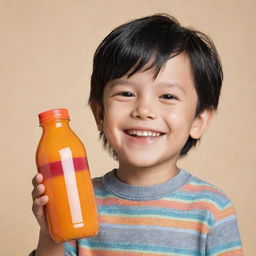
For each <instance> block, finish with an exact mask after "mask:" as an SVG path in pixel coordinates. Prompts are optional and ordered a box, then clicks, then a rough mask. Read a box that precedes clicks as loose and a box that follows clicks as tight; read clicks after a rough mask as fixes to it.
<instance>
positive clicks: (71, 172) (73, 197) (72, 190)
mask: <svg viewBox="0 0 256 256" xmlns="http://www.w3.org/2000/svg"><path fill="white" fill-rule="evenodd" d="M59 154H60V159H61V164H62V169H63V173H64V180H65V183H66V189H67V195H68V202H69V207H70V211H71V218H72V223H73V226H74V227H75V228H79V227H83V226H84V223H83V216H82V210H81V205H80V198H79V194H78V189H77V182H76V174H75V168H74V163H73V156H72V151H71V149H70V148H63V149H61V150H59Z"/></svg>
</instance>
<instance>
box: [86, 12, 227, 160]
mask: <svg viewBox="0 0 256 256" xmlns="http://www.w3.org/2000/svg"><path fill="white" fill-rule="evenodd" d="M182 52H184V53H186V54H187V56H188V58H189V60H190V63H191V71H192V76H193V79H194V86H195V89H196V92H197V96H198V102H197V108H196V116H197V115H198V114H199V113H201V112H202V111H203V110H205V109H211V110H216V109H217V106H218V102H219V95H220V90H221V85H222V80H223V72H222V66H221V61H220V58H219V56H218V53H217V50H216V48H215V46H214V44H213V42H212V41H211V39H210V38H209V37H208V36H207V35H205V34H204V33H202V32H199V31H196V30H193V29H191V28H186V27H182V26H181V25H180V23H179V22H178V21H177V20H176V19H175V18H174V17H171V16H169V15H167V14H156V15H152V16H148V17H144V18H140V19H136V20H133V21H130V22H128V23H126V24H123V25H121V26H119V27H117V28H115V29H114V30H113V31H112V32H111V33H110V34H109V35H108V36H107V37H106V38H105V39H104V40H103V41H102V42H101V44H100V45H99V47H98V48H97V50H96V52H95V55H94V59H93V72H92V76H91V91H90V97H89V103H92V102H93V101H94V102H96V103H97V104H99V105H100V106H102V107H103V91H104V88H105V86H106V84H107V83H108V82H109V81H111V80H114V79H117V78H120V77H122V76H124V75H127V76H128V77H131V76H132V75H134V74H135V73H136V72H138V71H141V69H142V68H143V67H144V66H145V65H146V64H147V63H149V61H150V60H151V59H152V58H153V62H152V64H151V65H150V67H149V68H147V70H148V69H151V68H154V71H155V73H154V79H155V78H156V77H157V75H158V73H159V71H160V70H161V68H162V67H163V66H164V64H165V63H166V62H167V61H168V60H169V59H170V58H172V57H174V56H176V55H178V54H180V53H182ZM100 138H102V139H103V144H104V146H105V147H106V148H108V149H109V150H110V152H112V155H113V156H114V158H116V159H117V155H116V154H115V152H114V151H113V150H112V151H111V146H110V145H108V142H107V140H106V138H105V135H104V133H102V132H101V133H100ZM197 141H198V140H197V139H193V138H192V137H189V138H188V140H187V142H186V144H185V145H184V147H183V148H182V150H181V153H180V156H184V155H185V154H186V153H187V152H188V151H189V150H190V148H191V147H192V146H195V145H196V143H197Z"/></svg>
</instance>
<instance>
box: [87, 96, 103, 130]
mask: <svg viewBox="0 0 256 256" xmlns="http://www.w3.org/2000/svg"><path fill="white" fill-rule="evenodd" d="M90 107H91V110H92V113H93V116H94V118H95V121H96V124H97V127H98V130H99V131H100V132H103V108H102V107H101V106H100V104H99V103H98V102H96V101H92V102H90Z"/></svg>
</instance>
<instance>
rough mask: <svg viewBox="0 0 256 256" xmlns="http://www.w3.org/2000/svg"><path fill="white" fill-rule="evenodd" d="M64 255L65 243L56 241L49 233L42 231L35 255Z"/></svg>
mask: <svg viewBox="0 0 256 256" xmlns="http://www.w3.org/2000/svg"><path fill="white" fill-rule="evenodd" d="M49 255H51V256H64V244H63V243H56V242H55V241H54V240H53V239H52V238H51V237H50V236H49V235H48V234H45V233H44V232H43V231H40V235H39V241H38V246H37V249H36V253H35V256H49Z"/></svg>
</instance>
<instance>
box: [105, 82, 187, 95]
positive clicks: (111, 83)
mask: <svg viewBox="0 0 256 256" xmlns="http://www.w3.org/2000/svg"><path fill="white" fill-rule="evenodd" d="M134 84H136V83H134V82H132V81H130V80H124V79H115V80H112V81H111V82H110V86H111V87H114V86H116V85H134ZM157 85H158V86H159V85H160V86H165V87H171V88H172V87H175V88H178V89H180V90H181V91H182V92H183V93H184V94H186V91H185V89H184V88H183V86H181V85H180V84H179V83H170V82H159V83H158V84H157Z"/></svg>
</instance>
